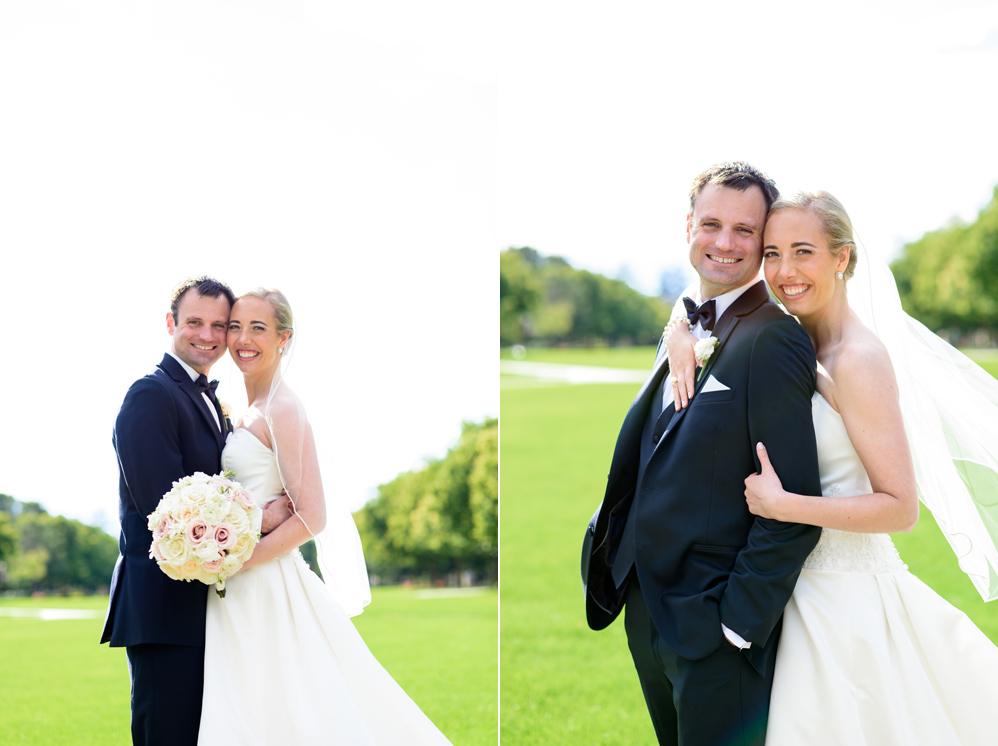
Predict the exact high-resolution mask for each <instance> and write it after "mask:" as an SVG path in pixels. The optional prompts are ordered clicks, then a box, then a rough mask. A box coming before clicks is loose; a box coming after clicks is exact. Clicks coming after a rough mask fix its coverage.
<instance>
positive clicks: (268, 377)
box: [243, 368, 277, 406]
mask: <svg viewBox="0 0 998 746" xmlns="http://www.w3.org/2000/svg"><path fill="white" fill-rule="evenodd" d="M276 372H277V369H276V368H274V369H273V370H270V371H267V372H266V373H263V374H261V375H259V376H250V375H246V376H243V383H244V384H245V386H246V402H247V404H249V405H250V406H253V405H254V404H256V403H259V402H266V401H267V397H268V396H270V387H271V384H272V383H273V382H274V374H275V373H276Z"/></svg>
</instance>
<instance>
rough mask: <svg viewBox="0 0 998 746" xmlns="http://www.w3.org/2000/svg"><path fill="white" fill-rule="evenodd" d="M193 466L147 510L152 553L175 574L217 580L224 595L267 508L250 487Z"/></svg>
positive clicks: (209, 581)
mask: <svg viewBox="0 0 998 746" xmlns="http://www.w3.org/2000/svg"><path fill="white" fill-rule="evenodd" d="M233 476H235V474H234V473H233V472H231V471H226V472H223V473H222V474H217V475H215V476H209V475H207V474H205V473H203V472H200V471H199V472H195V473H194V474H192V475H191V476H189V477H184V478H183V479H181V480H180V481H178V482H174V483H173V489H171V490H170V491H169V492H167V493H166V494H165V495H163V499H162V500H160V501H159V505H157V506H156V510H154V511H153V512H152V513H150V514H149V530H150V531H152V545H151V546H150V547H149V556H150V557H151V558H153V559H155V560H156V562H157V564H158V565H159V568H160V569H161V570H162V571H163V572H165V573H166V574H167V575H168V576H169V577H171V578H173V579H174V580H186V581H187V582H190V581H192V580H199V581H201V582H202V583H204V584H205V585H211V584H214V585H215V592H216V593H218V595H219V596H221V597H222V598H225V581H226V579H227V578H230V577H232V576H233V575H234V574H235V573H236V572H238V571H239V568H241V567H242V566H243V563H244V562H245V561H246V560H247V559H249V556H250V555H251V554H252V553H253V548H254V547H255V546H256V545H257V542H259V541H260V522H261V520H262V519H263V513H262V512H261V510H260V507H259V506H258V505H257V504H256V503H254V502H253V498H252V497H251V496H250V494H249V492H247V491H246V490H245V489H243V487H242V485H241V484H239V482H236V481H234V480H232V479H231V477H233Z"/></svg>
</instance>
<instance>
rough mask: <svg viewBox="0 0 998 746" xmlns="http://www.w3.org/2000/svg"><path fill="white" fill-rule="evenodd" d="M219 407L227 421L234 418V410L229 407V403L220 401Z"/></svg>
mask: <svg viewBox="0 0 998 746" xmlns="http://www.w3.org/2000/svg"><path fill="white" fill-rule="evenodd" d="M218 406H219V408H220V409H221V410H222V416H223V417H224V418H225V419H229V418H230V417H231V416H232V408H231V407H230V406H229V403H228V402H227V401H223V400H222V399H219V400H218Z"/></svg>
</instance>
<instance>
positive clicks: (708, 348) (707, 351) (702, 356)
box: [693, 337, 717, 366]
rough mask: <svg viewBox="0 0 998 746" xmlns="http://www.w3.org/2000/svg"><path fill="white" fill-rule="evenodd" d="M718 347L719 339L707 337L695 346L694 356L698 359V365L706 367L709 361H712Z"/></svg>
mask: <svg viewBox="0 0 998 746" xmlns="http://www.w3.org/2000/svg"><path fill="white" fill-rule="evenodd" d="M716 347H717V337H707V338H706V339H701V340H699V341H698V342H697V343H696V344H695V345H693V355H694V356H695V357H696V359H697V363H699V364H700V365H701V366H703V365H706V364H707V361H708V360H710V356H711V355H713V354H714V349H715V348H716Z"/></svg>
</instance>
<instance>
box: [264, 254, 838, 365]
mask: <svg viewBox="0 0 998 746" xmlns="http://www.w3.org/2000/svg"><path fill="white" fill-rule="evenodd" d="M839 274H840V275H841V274H842V273H841V272H839ZM277 354H278V355H283V354H284V348H283V347H278V348H277Z"/></svg>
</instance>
